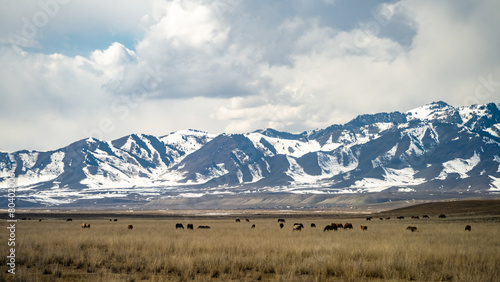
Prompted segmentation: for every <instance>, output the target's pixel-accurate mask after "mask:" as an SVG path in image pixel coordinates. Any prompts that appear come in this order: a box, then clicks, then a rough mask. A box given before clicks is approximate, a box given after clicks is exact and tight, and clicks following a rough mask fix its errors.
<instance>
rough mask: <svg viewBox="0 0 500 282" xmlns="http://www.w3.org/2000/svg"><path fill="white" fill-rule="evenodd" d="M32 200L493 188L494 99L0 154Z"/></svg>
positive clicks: (499, 134) (497, 120) (499, 172)
mask: <svg viewBox="0 0 500 282" xmlns="http://www.w3.org/2000/svg"><path fill="white" fill-rule="evenodd" d="M12 170H15V174H16V180H17V197H18V199H20V200H23V201H26V202H32V203H37V204H48V205H57V204H67V203H72V202H76V201H79V200H91V199H119V198H133V197H139V198H142V199H147V200H153V199H158V198H161V197H196V196H202V195H207V194H211V195H225V194H231V195H234V194H239V193H300V194H305V193H312V194H342V193H363V192H381V191H385V192H388V191H390V192H395V193H397V192H400V193H412V192H427V193H439V192H447V193H471V194H491V193H499V192H500V104H495V103H490V104H484V105H472V106H463V107H453V106H450V105H448V104H446V103H444V102H434V103H431V104H428V105H425V106H422V107H419V108H416V109H414V110H411V111H408V112H392V113H378V114H368V115H361V116H358V117H356V118H355V119H353V120H352V121H350V122H348V123H346V124H343V125H332V126H330V127H328V128H325V129H319V130H313V131H307V132H303V133H300V134H293V133H287V132H280V131H276V130H273V129H265V130H257V131H254V132H251V133H246V134H220V135H217V136H215V135H211V134H208V133H206V132H201V131H196V130H186V131H177V132H173V133H170V134H168V135H165V136H161V137H156V136H151V135H144V134H132V135H129V136H125V137H122V138H120V139H117V140H114V141H103V140H97V139H94V138H88V139H84V140H80V141H77V142H75V143H73V144H70V145H69V146H67V147H64V148H60V149H58V150H54V151H44V152H38V151H27V150H22V151H17V152H13V153H0V187H7V181H6V180H7V177H8V175H9V173H10V172H11V171H12Z"/></svg>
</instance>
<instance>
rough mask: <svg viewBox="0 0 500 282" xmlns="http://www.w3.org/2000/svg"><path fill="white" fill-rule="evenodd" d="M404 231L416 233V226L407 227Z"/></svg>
mask: <svg viewBox="0 0 500 282" xmlns="http://www.w3.org/2000/svg"><path fill="white" fill-rule="evenodd" d="M406 230H410V231H411V232H415V231H417V227H416V226H408V227H406Z"/></svg>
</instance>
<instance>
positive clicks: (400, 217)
mask: <svg viewBox="0 0 500 282" xmlns="http://www.w3.org/2000/svg"><path fill="white" fill-rule="evenodd" d="M396 218H397V219H405V217H404V216H398V217H396Z"/></svg>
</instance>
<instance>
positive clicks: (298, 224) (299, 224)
mask: <svg viewBox="0 0 500 282" xmlns="http://www.w3.org/2000/svg"><path fill="white" fill-rule="evenodd" d="M293 226H294V227H295V226H300V229H302V228H304V224H302V223H294V224H293Z"/></svg>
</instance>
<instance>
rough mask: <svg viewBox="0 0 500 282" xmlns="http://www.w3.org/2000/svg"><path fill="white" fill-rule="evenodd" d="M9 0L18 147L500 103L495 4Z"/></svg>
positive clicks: (7, 116)
mask: <svg viewBox="0 0 500 282" xmlns="http://www.w3.org/2000/svg"><path fill="white" fill-rule="evenodd" d="M2 4H3V6H2V9H1V10H0V65H1V66H2V67H1V68H0V134H1V138H0V151H4V152H5V151H15V150H20V149H30V150H52V149H58V148H60V147H63V146H66V145H68V144H70V143H72V142H73V141H76V140H80V139H83V138H87V137H89V136H92V137H96V138H99V139H103V140H114V139H116V138H119V137H121V136H124V135H128V134H131V133H146V134H153V135H156V136H162V135H165V134H168V133H169V132H172V131H176V130H183V129H190V128H192V129H199V130H203V131H207V132H210V133H214V134H217V133H222V132H230V133H241V132H250V131H254V130H256V129H260V128H267V127H271V128H275V129H278V130H284V131H291V132H302V131H304V130H312V129H316V128H324V127H327V126H329V125H331V124H336V123H345V122H347V121H349V120H351V119H352V118H355V117H356V116H357V115H358V114H363V113H377V112H383V111H407V110H410V109H412V108H415V107H418V106H420V105H423V104H427V103H430V102H432V101H438V100H443V101H445V102H447V103H449V104H451V105H454V106H461V105H470V104H476V103H488V102H500V99H499V98H500V95H499V93H500V69H499V67H500V52H499V50H500V29H499V28H498V27H499V26H500V17H498V12H499V11H500V1H496V0H489V1H488V0H478V1H476V0H469V1H466V0H459V1H457V0H443V1H433V0H402V1H368V0H366V1H359V0H355V1H352V0H298V1H285V0H277V1H263V0H247V1H237V0H219V1H212V0H199V1H197V0H189V1H185V0H174V1H161V0H146V1H144V0H143V1H133V0H107V1H98V0H86V1H77V0H33V1H16V0H6V1H2ZM496 88H498V89H496Z"/></svg>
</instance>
